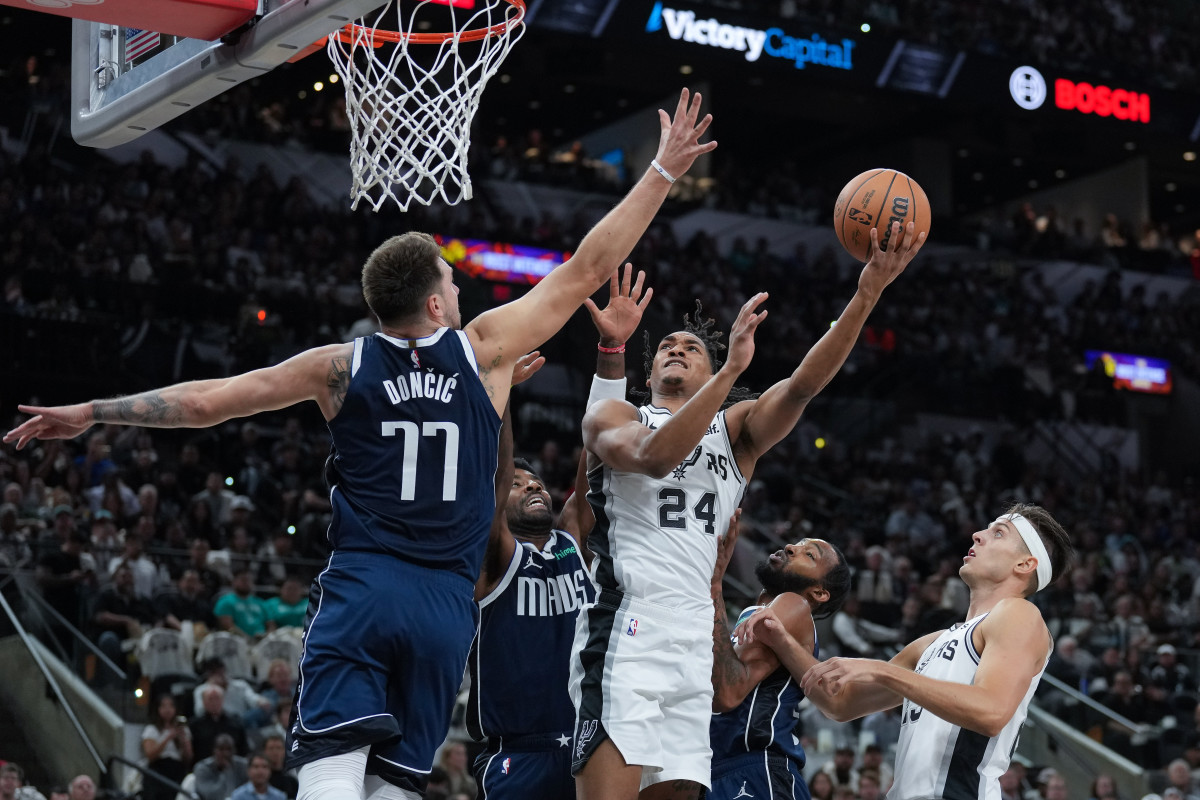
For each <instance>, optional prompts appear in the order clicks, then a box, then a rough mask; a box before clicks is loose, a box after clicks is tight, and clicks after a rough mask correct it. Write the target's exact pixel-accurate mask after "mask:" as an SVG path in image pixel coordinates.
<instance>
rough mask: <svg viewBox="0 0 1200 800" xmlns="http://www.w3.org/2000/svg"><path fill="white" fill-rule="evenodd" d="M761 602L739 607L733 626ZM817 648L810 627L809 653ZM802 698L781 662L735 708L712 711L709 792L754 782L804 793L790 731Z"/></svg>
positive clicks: (773, 791)
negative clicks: (711, 772) (740, 608)
mask: <svg viewBox="0 0 1200 800" xmlns="http://www.w3.org/2000/svg"><path fill="white" fill-rule="evenodd" d="M760 608H762V606H751V607H749V608H747V609H746V610H744V611H743V612H742V613H741V615H739V616H738V620H737V623H736V624H735V625H734V628H736V627H737V625H740V624H741V623H742V622H744V621H745V620H747V619H749V618H750V616H751V615H752V614H753V613H754V612H755V611H757V610H758V609H760ZM735 644H736V641H735ZM817 652H818V645H817V643H816V640H815V631H814V643H813V657H814V658H815V657H817ZM803 699H804V692H803V690H801V688H800V684H799V682H798V681H797V680H796V679H795V678H793V677H792V675H791V673H790V672H788V670H787V668H786V667H784V666H782V665H780V667H779V668H778V669H776V670H775V671H774V672H772V673H771V674H770V675H768V676H767V677H766V678H764V679H763V680H762V681H760V682H759V684H758V685H757V686H755V687H754V690H753V691H751V692H750V694H748V695H747V696H746V698H745V699H744V700H742V702H741V704H740V705H738V707H737V708H734V709H732V710H730V711H726V712H723V713H719V714H713V716H712V721H711V723H710V725H709V740H710V745H711V747H712V751H713V758H712V768H713V784H712V790H711V791H709V793H708V795H707V796H708V797H709V798H712V799H713V800H718V799H719V798H720V799H722V800H723V798H725V797H726V796H728V797H731V798H732V797H736V796H738V792H752V790H753V789H754V787H756V786H758V787H759V788H760V789H762V790H763V791H764V795H762V796H772V797H776V798H782V797H788V798H807V797H808V787H807V785H805V784H804V781H803V779H802V778H801V777H800V776H801V774H802V770H803V769H804V764H805V761H806V760H807V756H806V755H805V753H804V748H803V746H801V744H800V738H799V737H798V736H797V735H796V734H795V733H794V730H795V728H796V725H797V722H798V717H799V707H800V701H801V700H803ZM747 784H748V786H747ZM741 796H746V795H745V794H743V795H741Z"/></svg>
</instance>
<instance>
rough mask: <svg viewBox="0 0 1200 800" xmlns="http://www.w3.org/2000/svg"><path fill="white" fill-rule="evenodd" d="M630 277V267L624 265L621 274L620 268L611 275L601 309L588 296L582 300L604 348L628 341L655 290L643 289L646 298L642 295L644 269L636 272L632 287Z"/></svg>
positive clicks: (617, 345) (618, 345)
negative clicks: (606, 302) (605, 298)
mask: <svg viewBox="0 0 1200 800" xmlns="http://www.w3.org/2000/svg"><path fill="white" fill-rule="evenodd" d="M618 276H620V277H619V280H618ZM632 277H633V264H626V265H625V270H624V273H623V274H622V271H621V270H620V269H618V270H616V271H615V272H613V274H612V278H610V279H609V282H608V305H606V306H605V307H604V309H603V310H601V309H600V307H599V306H597V305H596V304H595V302H593V301H592V298H590V297H589V298H588V299H587V300H584V301H583V304H584V305H585V306H587V310H588V313H589V314H591V315H592V324H594V325H595V326H596V330H597V331H599V332H600V344H602V345H604V346H605V347H620V346H621V345H623V344H625V342H627V341H629V337H630V336H632V335H633V332H634V331H636V330H637V327H638V325H640V324H641V322H642V314H643V313H645V311H646V304H647V303H649V302H650V298H651V297H654V289H646V293H645V295H643V294H642V285H643V284H644V283H645V280H646V273H645V272H644V271H643V270H640V269H639V270H638V274H637V281H636V282H634V283H633V285H632V286H631V285H630V280H631V278H632Z"/></svg>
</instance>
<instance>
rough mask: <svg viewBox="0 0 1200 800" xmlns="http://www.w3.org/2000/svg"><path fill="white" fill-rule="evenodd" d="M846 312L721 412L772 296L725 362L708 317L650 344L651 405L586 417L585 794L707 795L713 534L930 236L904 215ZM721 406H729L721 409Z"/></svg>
mask: <svg viewBox="0 0 1200 800" xmlns="http://www.w3.org/2000/svg"><path fill="white" fill-rule="evenodd" d="M891 234H892V238H891V241H892V242H893V246H892V247H890V248H889V249H888V250H887V251H886V252H882V251H880V250H879V247H878V242H879V231H878V230H877V229H874V228H872V229H871V237H872V241H873V242H874V243H875V248H874V250H873V253H872V257H871V260H870V262H869V263H868V264H867V265H866V266H865V267H864V268H863V271H862V273H861V275H860V276H859V281H858V290H857V291H856V292H855V294H854V296H853V297H852V298H851V300H850V302H849V303H848V304H847V306H846V308H845V310H844V311H843V312H842V315H841V317H840V318H839V319H838V321H837V322H836V323H835V324H834V325H833V326H832V327H831V328H830V329H829V331H828V332H826V333H825V335H824V336H822V337H821V339H820V340H819V341H818V342H816V343H815V344H814V345H813V347H812V349H811V350H809V352H808V354H807V355H806V356H805V357H804V360H803V361H802V362H801V363H800V365H799V366H798V367H797V368H796V370H795V372H793V374H792V375H791V376H790V377H789V378H787V379H785V380H782V381H780V382H779V383H776V384H775V385H774V386H772V387H770V388H769V389H768V390H767V391H766V392H764V393H763V394H762V395H761V396H760V397H758V398H756V399H753V400H745V401H742V402H737V403H734V404H733V405H731V406H729V408H728V409H725V406H726V400H727V399H728V398H729V394H730V390H731V389H732V388H733V384H734V382H735V381H736V380H737V378H738V376H739V375H740V374H741V372H742V371H743V370H744V369H745V368H746V366H747V365H748V364H749V362H750V359H751V358H752V356H753V353H754V332H755V330H756V329H757V327H758V325H759V324H760V323H761V321H762V320H763V319H764V318H765V317H766V312H765V311H762V312H759V311H757V309H758V308H759V307H760V306H761V305H762V303H763V302H765V300H766V299H767V296H766V294H765V293H764V294H759V295H756V296H754V297H753V298H751V299H750V300H749V301H748V302H747V303H746V304H745V305H743V306H742V309H741V311H740V312H739V314H738V318H737V320H736V321H735V322H734V324H733V326H732V329H731V334H730V342H729V356H728V360H727V361H726V362H725V364H724V365H719V362H718V360H717V357H716V351H715V347H716V346H717V344H718V343H717V341H716V340H715V338H714V337H713V336H712V334H711V333H710V332H709V331H708V326H709V325H711V324H712V323H711V322H707V323H703V324H701V321H700V320H699V319H697V320H695V321H694V322H692V323H691V324H689V326H688V329H687V330H683V331H678V332H676V333H672V334H669V335H668V336H666V337H664V338H663V339H662V340H661V341H660V342H659V345H658V348H657V350H656V352H655V353H654V354H653V355H649V362H650V363H649V370H648V371H649V375H648V381H647V384H648V386H649V388H650V395H651V397H650V402H649V403H648V404H647V405H644V406H642V407H640V408H638V407H635V406H633V405H632V404H630V403H626V402H623V401H617V400H605V401H603V402H599V403H597V404H596V405H595V406H593V407H592V408H591V409H589V410H588V412H587V414H586V415H585V416H584V421H583V436H584V444H585V446H586V448H587V452H588V455H587V458H588V482H589V488H590V491H589V494H588V502H589V503H590V504H591V505H592V509H593V511H594V513H595V515H596V525H595V528H594V529H593V531H592V534H591V547H592V550H593V551H594V552H595V554H596V557H595V561H594V563H593V565H592V574H593V577H594V578H595V579H596V583H597V586H598V587H599V589H600V594H599V597H598V598H597V601H596V603H594V604H593V605H590V606H588V607H587V608H586V609H584V611H583V613H581V614H580V617H579V624H578V625H577V627H576V633H575V650H576V652H577V653H578V655H576V656H574V657H573V658H572V661H571V684H570V686H571V699H572V701H573V702H574V703H575V708H576V722H575V754H574V763H573V765H572V768H573V769H574V770H575V773H576V777H577V785H578V787H579V794H580V796H581V797H582V798H583V800H632V798H634V797H641V798H642V800H660V799H661V798H667V797H670V798H673V800H682V799H683V798H695V797H698V796H699V794H700V791H701V788H702V787H703V786H707V785H708V784H709V780H710V778H711V775H712V763H711V761H712V751H711V750H710V748H709V746H708V736H707V733H708V725H709V720H710V715H711V710H712V699H713V686H712V664H713V662H712V658H713V645H712V631H713V621H712V596H711V592H710V587H711V580H712V573H713V567H714V565H715V563H716V554H717V544H718V537H719V536H720V534H721V532H722V531H721V529H722V528H724V527H725V524H726V520H728V519H729V517H730V516H732V514H733V512H734V511H735V509H736V508H737V504H738V502H739V501H740V498H741V495H742V491H743V489H744V487H745V486H746V484H747V482H748V481H749V480H750V477H751V475H753V473H754V469H755V466H756V464H757V463H758V459H759V458H760V457H761V456H762V455H763V454H765V453H766V452H767V451H768V450H769V449H770V448H771V447H773V446H774V445H775V444H776V443H777V442H779V441H780V440H781V439H783V438H784V437H785V436H786V435H787V434H788V433H789V432H790V431H791V430H792V428H794V427H795V425H796V423H797V422H798V421H799V419H800V415H801V414H802V413H803V412H804V409H805V407H806V406H807V405H808V402H809V401H810V400H811V399H812V398H813V397H815V396H816V395H817V393H818V392H820V391H821V389H823V388H824V387H825V386H826V385H827V384H828V383H829V381H831V380H832V379H833V377H834V375H836V374H837V372H838V370H839V369H841V366H842V364H843V363H844V362H845V360H846V357H847V356H848V355H849V354H850V351H851V349H853V347H854V344H855V342H856V341H857V340H858V336H859V333H860V332H861V330H862V326H863V324H864V323H865V322H866V319H867V316H868V315H869V314H870V312H871V310H872V309H873V308H874V306H875V304H876V303H877V302H878V301H879V298H880V295H881V294H882V292H883V290H884V289H885V288H886V287H887V286H888V284H890V283H891V282H892V281H893V280H895V279H896V277H897V276H898V275H899V274H900V273H901V272H902V271H903V270H904V268H905V267H906V266H907V265H908V263H909V262H910V261H911V260H912V259H913V258H914V257H915V256H916V254H917V252H918V251H919V250H920V248H921V245H922V244H924V241H925V234H924V233H922V234H919V235H918V234H917V233H916V231H915V229H914V227H913V225H912V224H911V223H910V224H909V225H908V226H907V229H906V230H902V229H901V228H900V226H899V224H898V223H894V224H893V227H892V230H891ZM723 409H724V410H723Z"/></svg>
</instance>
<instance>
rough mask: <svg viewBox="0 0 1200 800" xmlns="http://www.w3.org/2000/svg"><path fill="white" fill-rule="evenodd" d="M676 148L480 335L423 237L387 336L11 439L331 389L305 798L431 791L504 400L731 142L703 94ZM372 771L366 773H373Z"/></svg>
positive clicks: (302, 745) (401, 252) (396, 276)
mask: <svg viewBox="0 0 1200 800" xmlns="http://www.w3.org/2000/svg"><path fill="white" fill-rule="evenodd" d="M659 116H660V122H661V132H660V139H659V147H658V153H657V157H656V158H655V159H654V160H653V161H652V163H651V167H652V168H651V169H648V170H647V171H646V173H645V174H644V175H643V176H642V178H641V179H640V180H639V181H638V183H637V185H636V186H634V188H633V189H632V190H631V191H630V193H629V194H628V195H627V196H626V197H625V198H624V199H623V200H622V201H621V203H620V204H618V205H617V206H616V207H615V208H614V209H613V210H612V211H610V212H609V213H608V215H607V216H605V218H604V219H603V220H601V221H600V222H599V223H598V224H597V226H596V227H595V228H594V229H593V230H592V231H591V232H590V233H589V234H588V235H587V236H586V237H584V239H583V241H582V242H581V243H580V245H579V248H578V249H577V250H576V253H575V256H574V257H573V258H572V259H570V260H569V261H568V262H567V263H566V264H564V265H563V266H561V267H559V268H558V269H556V270H554V271H553V272H551V273H550V275H548V276H547V277H546V278H545V279H544V280H542V281H541V282H540V283H539V284H538V285H537V286H535V287H533V289H532V290H530V292H529V293H528V294H526V295H524V296H523V297H521V298H519V299H518V300H515V301H513V302H512V303H509V304H507V305H503V306H500V307H498V308H495V309H492V310H490V311H488V312H487V313H485V314H482V315H480V316H479V317H478V318H476V319H475V320H473V321H472V322H471V323H470V324H469V325H467V326H466V328H465V329H464V330H462V331H460V330H458V329H459V328H460V327H461V317H460V314H459V308H458V289H457V287H456V286H455V285H454V281H453V270H452V269H451V268H450V266H449V265H448V264H447V263H446V262H445V261H443V260H442V259H441V254H440V250H439V248H438V246H437V244H436V243H435V242H434V240H433V238H432V237H430V236H428V235H426V234H419V233H407V234H404V235H402V236H398V237H395V238H392V239H389V240H388V241H387V242H385V243H384V244H383V245H381V246H380V247H379V248H378V249H377V250H376V251H375V252H374V253H373V254H372V255H371V256H370V258H368V259H367V263H366V265H365V266H364V268H363V294H364V297H365V299H366V301H367V303H368V305H369V306H370V307H371V310H372V311H373V312H375V315H376V316H377V317H378V318H379V320H380V324H381V327H382V329H383V330H382V332H381V333H380V334H377V335H376V336H372V337H369V338H364V339H356V340H355V341H354V342H353V343H350V344H337V345H329V346H326V347H318V348H315V349H312V350H309V351H306V352H304V353H301V354H299V355H297V356H295V357H293V358H291V359H288V360H287V361H285V362H283V363H282V364H279V365H276V366H273V367H270V368H267V369H260V370H255V371H253V372H248V373H245V374H243V375H237V376H234V377H231V378H223V379H217V380H207V381H195V382H191V383H183V384H178V385H176V386H171V387H167V388H164V389H156V390H153V391H149V392H145V393H142V394H139V395H134V396H129V397H121V398H116V399H112V400H96V401H93V402H90V403H83V404H79V405H73V406H62V407H57V408H38V407H29V406H21V407H20V408H21V410H22V411H24V412H26V413H30V414H33V415H35V416H33V417H32V418H31V419H30V420H28V421H27V422H25V423H24V424H22V425H21V426H19V427H17V428H16V429H15V430H12V431H10V432H9V433H8V434H7V435H6V436H5V441H9V442H12V441H15V442H16V443H17V447H18V448H20V447H23V446H24V445H25V444H27V443H28V442H29V441H30V440H32V439H34V438H70V437H74V436H78V435H79V434H81V433H83V432H84V431H86V430H87V429H88V428H90V427H91V426H92V425H93V424H95V423H97V422H109V423H118V424H130V425H145V426H152V427H207V426H211V425H216V424H218V423H221V422H224V421H225V420H227V419H230V418H233V417H242V416H247V415H249V414H253V413H256V412H259V411H268V410H275V409H280V408H285V407H287V406H289V405H292V404H294V403H298V402H300V401H302V400H313V401H315V402H316V403H317V404H318V405H319V407H320V409H321V412H322V413H323V414H324V416H325V418H326V420H328V422H329V429H330V432H331V434H332V437H333V442H334V447H335V453H334V455H333V457H332V458H331V462H330V470H329V472H330V479H331V484H332V485H333V489H332V492H331V500H332V503H333V522H332V524H331V526H330V531H329V538H330V543H331V545H332V551H333V552H332V554H331V556H330V560H329V565H328V566H327V567H326V569H325V570H324V571H323V572H322V573H321V575H320V576H319V577H318V579H317V580H316V582H315V584H314V586H313V590H312V592H311V594H310V605H309V618H308V622H307V625H306V628H305V647H304V652H303V655H302V657H301V662H300V682H299V686H298V687H297V693H296V703H295V708H294V710H293V723H294V724H293V726H292V731H291V737H290V738H291V741H290V743H289V764H288V766H289V768H297V767H299V768H300V774H299V781H300V792H299V797H300V800H314V798H315V799H316V800H327V799H328V800H356V799H357V798H361V797H363V796H364V783H365V787H366V791H365V794H366V796H368V797H370V798H373V800H392V799H393V798H399V797H410V798H411V797H417V796H418V792H420V791H421V790H422V788H423V785H424V783H425V781H426V776H427V775H428V774H429V771H430V769H431V767H432V765H433V756H434V752H435V750H436V749H437V747H438V746H439V745H440V744H441V742H442V741H443V739H444V738H445V735H446V731H447V729H448V727H449V723H450V713H451V711H452V708H453V705H454V698H455V695H456V693H457V690H458V686H459V683H460V682H461V679H462V675H463V670H464V668H465V667H466V660H467V652H468V650H469V649H470V644H471V639H472V637H473V636H474V634H475V625H476V618H477V615H478V607H477V606H476V604H475V602H474V585H475V581H476V579H477V578H478V577H479V572H480V567H481V564H482V560H483V553H484V550H485V548H486V546H487V540H488V530H489V527H490V525H491V521H492V515H493V511H494V509H495V502H496V500H495V493H494V485H493V482H494V476H495V471H496V463H497V462H496V446H497V445H496V442H497V433H498V430H499V427H500V415H501V412H502V411H503V409H504V406H505V404H506V403H507V402H508V395H509V390H510V388H511V382H510V379H511V377H512V373H513V365H514V363H515V361H516V359H517V358H518V357H520V356H521V355H522V354H523V353H527V352H528V351H530V350H532V349H534V348H535V347H537V346H539V345H540V344H541V343H543V342H544V341H546V340H547V339H548V338H549V337H550V336H552V335H553V334H554V333H556V332H557V331H558V330H559V329H560V328H561V327H562V326H563V324H564V323H565V322H566V321H567V319H568V318H569V317H570V316H571V314H572V313H573V312H574V311H575V309H577V308H578V307H579V306H580V305H582V304H583V301H584V300H585V299H586V298H587V297H588V296H589V295H590V294H591V293H592V292H594V291H595V290H596V289H598V288H599V287H600V286H601V285H602V284H603V282H604V281H605V280H606V279H607V278H608V277H609V276H610V275H611V274H612V273H613V271H614V269H615V268H616V267H617V266H618V265H620V263H621V262H622V261H623V260H624V259H625V256H626V255H628V253H629V252H630V250H631V249H632V248H633V245H634V244H635V243H636V242H637V240H638V239H639V238H640V237H641V235H642V233H643V232H644V231H645V229H646V227H647V226H648V225H649V223H650V220H651V219H653V217H654V214H655V212H656V211H657V209H658V207H659V206H660V205H661V204H662V202H663V200H664V199H665V198H666V196H667V192H668V190H669V189H670V185H671V183H670V182H671V181H672V180H674V176H678V175H682V174H683V173H684V172H686V171H687V170H688V168H689V167H690V166H691V165H692V162H693V161H694V160H695V159H696V157H697V156H699V155H700V154H702V153H706V152H708V151H710V150H712V149H713V148H714V147H715V146H716V143H715V142H708V143H706V144H700V143H699V138H700V137H701V136H702V135H703V134H704V132H705V130H707V128H708V126H709V124H710V122H711V121H712V117H711V115H705V116H704V117H703V118H701V117H700V95H698V94H697V95H695V96H694V97H693V96H691V95H689V93H688V91H687V90H686V89H685V90H684V91H683V92H682V94H681V95H680V99H679V103H678V105H677V107H676V109H675V115H674V117H671V116H670V115H668V114H667V113H666V112H665V111H660V113H659ZM368 771H369V772H370V773H371V776H372V777H371V778H370V779H369V780H366V781H365V782H364V775H365V773H367V772H368Z"/></svg>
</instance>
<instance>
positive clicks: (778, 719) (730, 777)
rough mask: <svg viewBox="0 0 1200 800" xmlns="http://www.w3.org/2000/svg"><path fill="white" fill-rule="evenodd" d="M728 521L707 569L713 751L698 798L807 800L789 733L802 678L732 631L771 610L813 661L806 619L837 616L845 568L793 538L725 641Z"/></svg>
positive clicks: (825, 547) (762, 572)
mask: <svg viewBox="0 0 1200 800" xmlns="http://www.w3.org/2000/svg"><path fill="white" fill-rule="evenodd" d="M737 536H738V526H737V520H736V517H735V518H734V519H733V520H731V521H730V524H729V530H728V532H727V533H726V534H725V536H724V538H723V539H722V540H721V547H720V550H719V552H718V554H717V565H716V568H715V569H714V570H713V579H712V598H713V606H714V611H715V613H714V617H713V620H714V621H713V673H712V680H713V711H714V712H715V713H714V714H713V716H712V722H711V723H710V724H709V742H710V746H711V747H712V751H713V760H712V788H711V789H709V791H708V793H707V795H706V797H708V798H712V799H713V800H731V798H734V797H746V796H751V797H763V798H767V797H773V798H776V800H783V798H788V800H808V799H809V792H808V784H806V783H805V782H804V774H803V770H804V764H805V760H806V757H805V753H804V748H803V747H802V746H801V745H800V739H799V738H798V737H797V736H795V735H794V734H793V733H792V730H793V728H795V727H796V718H797V715H798V707H799V705H800V701H801V700H802V699H803V697H804V693H803V692H802V691H801V689H800V679H801V678H803V677H804V676H803V674H799V675H792V674H791V673H790V672H788V669H787V667H785V666H783V665H782V664H781V663H780V661H779V657H778V656H776V655H775V652H774V651H773V650H771V649H770V648H769V647H767V646H766V645H764V644H762V643H759V642H752V643H748V644H747V643H742V642H739V641H738V637H737V625H740V624H741V623H742V622H744V621H745V620H747V619H749V618H750V617H751V616H752V615H753V614H754V613H755V612H756V611H758V610H759V609H762V608H768V607H769V608H771V609H772V610H773V611H774V612H775V613H776V615H777V617H778V618H779V620H781V621H782V623H783V624H784V625H786V626H787V631H788V633H789V634H790V635H791V636H792V637H793V638H795V640H796V641H797V642H799V643H800V645H799V646H801V647H804V648H805V649H806V650H807V651H809V652H811V653H812V657H813V658H814V659H815V658H817V657H818V655H819V651H818V646H819V643H818V641H817V632H816V626H815V623H814V622H813V620H814V619H821V618H822V617H827V616H829V615H830V614H835V613H837V610H838V609H839V608H841V606H842V603H843V602H844V601H845V599H846V595H847V594H848V593H849V591H850V567H849V566H848V565H847V564H846V558H845V556H844V555H842V552H841V550H839V549H838V548H837V547H836V546H835V545H833V544H831V543H829V542H827V541H825V540H823V539H801V540H800V541H798V542H796V543H795V544H789V545H787V546H786V547H784V548H783V549H781V550H778V551H776V552H775V553H772V554H771V556H770V557H769V558H768V559H767V560H766V561H764V562H763V563H761V564H759V565H758V566H757V567H756V568H755V570H754V572H755V575H757V576H758V579H759V581H760V582H761V584H762V591H761V592H759V595H758V600H757V602H756V603H755V605H752V606H750V607H748V608H746V609H745V610H743V611H742V613H741V614H740V615H739V616H738V619H737V622H736V623H735V625H734V632H733V636H731V635H730V630H729V626H728V623H727V621H726V609H725V597H724V593H723V591H722V588H721V581H722V578H723V577H724V575H725V568H726V567H727V566H728V564H729V559H730V557H731V556H732V555H733V549H734V546H735V545H736V543H737Z"/></svg>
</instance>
